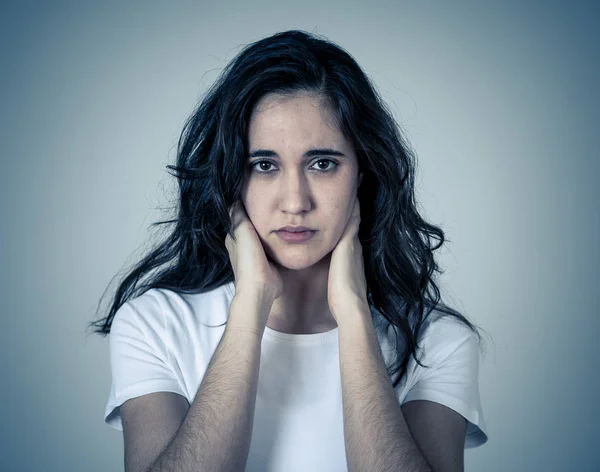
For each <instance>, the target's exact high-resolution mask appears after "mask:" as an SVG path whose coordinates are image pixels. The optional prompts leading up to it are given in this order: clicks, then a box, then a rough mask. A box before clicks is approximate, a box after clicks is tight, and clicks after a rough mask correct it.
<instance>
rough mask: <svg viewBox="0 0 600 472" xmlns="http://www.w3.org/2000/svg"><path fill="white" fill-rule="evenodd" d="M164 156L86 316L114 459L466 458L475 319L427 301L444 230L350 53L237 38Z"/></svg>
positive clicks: (475, 422)
mask: <svg viewBox="0 0 600 472" xmlns="http://www.w3.org/2000/svg"><path fill="white" fill-rule="evenodd" d="M168 167H169V168H170V169H171V170H173V171H174V173H175V176H176V177H177V179H178V182H179V190H180V193H179V202H178V203H179V204H178V215H177V218H176V219H175V220H172V221H167V222H164V223H169V224H173V225H174V227H173V229H172V232H171V233H170V235H169V237H168V238H167V239H166V240H165V241H164V242H162V243H161V244H160V245H159V246H157V247H156V248H155V249H154V250H153V251H152V252H150V253H149V254H148V255H147V256H146V257H145V258H144V259H143V260H142V261H141V262H139V263H138V264H137V265H136V266H135V267H134V268H133V270H132V271H131V272H130V273H129V274H128V275H127V276H126V277H125V278H124V280H123V281H122V282H121V283H120V285H119V287H118V289H117V292H116V295H115V297H114V299H113V302H112V306H111V309H110V311H109V313H108V315H107V316H106V317H104V318H102V319H100V320H99V321H96V322H95V323H93V325H94V327H95V328H96V330H97V332H99V333H102V334H104V335H106V334H108V333H109V332H110V338H109V341H110V344H109V345H110V360H111V368H112V373H113V382H112V388H111V391H110V395H109V400H108V403H107V406H106V412H105V421H106V422H107V423H108V424H109V425H111V426H113V427H115V428H117V429H122V430H123V434H124V440H125V461H126V465H127V470H131V471H138V470H139V471H147V470H150V471H155V470H156V471H158V470H177V471H188V470H189V471H192V470H223V471H230V470H236V471H237V470H248V471H254V470H256V471H259V470H260V471H286V472H290V471H308V470H310V471H328V472H331V471H342V470H354V471H366V470H369V471H378V470H381V471H383V470H398V471H413V472H414V471H431V470H433V471H459V470H463V467H464V466H463V460H464V457H463V456H464V449H465V448H466V447H475V446H479V445H481V444H483V443H484V442H486V441H487V434H486V427H485V424H484V420H483V416H482V409H481V404H480V398H479V389H478V370H479V341H480V336H479V333H478V332H477V328H476V327H475V326H474V325H473V324H472V323H470V322H469V321H468V320H467V319H466V318H465V317H463V316H462V315H461V314H460V313H458V312H456V311H455V310H453V309H450V308H448V307H447V306H445V305H444V304H442V303H441V302H440V295H439V290H438V288H437V286H436V284H435V282H434V278H433V274H434V272H436V271H437V272H440V271H439V269H438V266H437V264H436V263H435V261H434V257H433V251H434V250H436V249H438V248H439V247H441V245H442V244H443V242H444V233H443V231H442V230H441V229H440V228H438V227H436V226H433V225H431V224H428V223H427V222H425V221H424V220H423V219H422V218H421V217H420V215H419V214H418V212H417V209H416V204H415V198H414V172H415V163H414V157H413V155H412V154H411V152H410V150H409V149H408V147H407V145H406V144H405V143H404V141H403V138H402V137H401V134H400V132H399V129H398V125H397V124H396V123H395V121H394V119H393V118H392V116H391V114H390V113H389V111H388V110H387V109H386V106H385V105H384V103H383V102H382V101H381V99H380V97H379V96H378V94H377V92H376V91H375V89H374V87H373V85H372V84H371V83H370V81H369V79H368V78H367V76H366V75H365V73H364V72H363V71H362V70H361V68H360V67H359V65H358V64H357V63H356V62H355V60H354V59H353V58H352V57H351V56H350V55H349V54H348V53H347V52H345V51H344V50H343V49H342V48H340V47H339V46H337V45H335V44H333V43H331V42H330V41H327V40H325V39H324V38H321V37H317V36H315V35H312V34H308V33H306V32H302V31H297V30H293V31H286V32H281V33H278V34H275V35H273V36H271V37H268V38H266V39H262V40H260V41H258V42H256V43H253V44H251V45H249V46H247V47H246V48H245V49H244V50H242V51H241V52H240V53H239V54H238V56H237V57H235V58H234V59H233V60H232V61H231V62H230V63H229V64H228V65H227V66H226V68H225V70H224V71H223V72H222V74H221V76H220V77H219V79H218V80H217V81H216V83H215V84H214V85H213V86H212V87H211V88H210V90H209V91H208V92H207V94H206V96H205V97H204V99H203V100H202V102H201V103H200V105H199V106H198V108H197V109H196V110H195V112H194V113H193V114H192V116H191V118H190V119H189V120H188V122H187V123H186V125H185V127H184V131H183V133H182V137H181V139H180V142H179V147H178V155H177V165H175V166H168ZM432 236H433V237H436V238H437V239H438V240H439V244H437V245H435V246H433V245H432V244H431V241H430V237H432ZM143 278H145V280H142V279H143Z"/></svg>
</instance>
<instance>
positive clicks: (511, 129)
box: [0, 0, 600, 472]
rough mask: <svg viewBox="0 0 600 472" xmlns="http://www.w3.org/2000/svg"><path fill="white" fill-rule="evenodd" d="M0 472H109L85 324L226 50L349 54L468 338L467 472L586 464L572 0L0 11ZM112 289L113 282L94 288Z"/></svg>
mask: <svg viewBox="0 0 600 472" xmlns="http://www.w3.org/2000/svg"><path fill="white" fill-rule="evenodd" d="M0 18H1V20H0V21H1V25H0V26H1V27H0V48H1V51H0V52H1V54H0V57H1V59H0V61H1V62H0V68H1V69H0V72H1V80H2V87H1V90H0V94H1V96H0V99H1V103H0V109H1V110H2V111H1V122H0V133H1V138H2V141H1V150H2V161H1V164H2V169H1V171H0V192H1V197H2V206H1V211H2V213H1V215H0V216H1V221H2V231H1V246H0V247H1V253H0V257H1V261H2V264H1V272H0V276H1V284H0V290H1V292H0V296H1V301H2V310H3V313H2V321H3V322H2V329H1V330H0V358H1V359H2V364H1V365H2V367H1V369H2V370H1V372H0V374H1V376H0V379H1V382H2V388H1V389H0V395H1V398H0V400H1V401H0V418H1V436H0V462H1V464H0V468H1V469H2V470H6V471H42V470H43V471H90V472H94V471H108V470H114V471H116V470H123V437H122V433H121V432H119V431H117V430H114V429H112V428H110V427H109V426H107V425H106V424H105V423H104V422H103V415H104V408H105V405H106V401H107V398H108V393H109V389H110V383H111V372H110V365H109V357H108V338H103V337H101V336H99V335H90V334H89V333H88V332H86V325H87V323H89V322H90V321H91V320H92V319H93V317H94V315H95V309H96V305H97V302H98V300H99V298H100V296H101V295H102V293H103V291H104V290H105V288H106V287H107V286H108V285H109V283H110V281H111V279H112V278H113V276H115V275H116V274H117V273H118V272H119V271H121V270H124V269H125V268H126V267H128V265H130V264H131V263H133V262H134V261H136V260H137V258H138V257H139V256H140V255H141V254H142V253H143V250H144V247H145V246H147V245H148V243H149V241H150V240H151V237H152V234H153V233H152V231H151V230H150V224H151V223H152V222H154V221H157V220H160V219H165V218H166V217H167V216H169V213H168V212H167V213H165V211H164V209H168V208H169V206H170V205H172V204H173V203H174V200H173V197H174V195H175V194H174V190H175V179H174V178H173V177H171V176H169V174H168V173H167V172H166V169H165V166H166V165H167V164H169V163H172V162H173V160H174V158H175V150H176V143H177V139H178V138H179V134H180V132H181V129H182V126H183V123H184V120H185V119H186V118H187V116H188V115H189V114H190V113H191V111H192V109H193V107H194V106H195V104H196V103H197V101H198V99H199V98H200V97H201V95H202V93H203V92H204V91H205V90H206V88H207V87H208V86H209V85H210V84H212V82H213V81H214V79H215V78H216V77H217V75H218V73H219V72H220V71H221V70H222V68H223V67H224V66H225V65H226V64H227V63H228V62H229V61H230V60H231V59H232V58H233V57H234V56H235V54H237V52H239V50H240V49H241V48H242V47H243V46H244V45H246V44H248V43H251V42H254V41H256V40H258V39H261V38H263V37H266V36H270V35H271V34H273V33H275V32H277V31H282V30H286V29H292V28H298V29H304V30H307V31H311V32H315V33H319V34H322V35H325V36H326V37H327V38H328V39H330V40H332V41H335V42H336V43H338V44H339V45H341V46H342V47H344V48H345V49H346V50H348V51H349V52H350V53H351V54H352V55H353V56H354V58H355V59H356V60H357V61H358V63H359V64H360V65H361V66H362V67H363V68H364V70H365V72H366V73H367V74H368V75H369V77H371V79H372V80H373V81H374V82H375V84H376V86H377V89H378V91H379V92H380V93H381V95H382V97H383V98H384V100H385V101H386V103H388V105H389V106H390V108H391V109H392V110H393V113H394V116H395V117H396V119H397V120H398V122H399V123H400V125H401V126H402V128H403V129H404V132H405V136H406V137H407V139H408V140H409V142H410V145H411V146H412V148H413V149H414V150H415V152H416V155H417V159H418V173H417V199H418V201H419V205H420V208H421V211H422V213H423V216H424V217H425V218H426V219H427V220H428V221H430V222H432V223H434V224H437V225H440V226H441V227H442V228H443V230H444V231H445V232H446V236H447V237H448V239H449V242H448V243H447V244H446V245H445V246H444V248H443V249H442V250H440V251H438V252H436V255H437V257H438V262H439V263H440V265H441V266H442V268H443V269H444V270H445V273H444V274H443V275H442V276H441V278H440V282H441V288H442V295H443V296H444V300H445V301H446V302H447V303H449V304H450V305H452V306H454V307H455V308H457V309H458V310H459V311H461V312H462V313H463V314H465V315H466V316H467V317H468V318H469V319H471V320H472V321H474V322H476V323H477V324H478V325H480V326H482V327H483V328H484V329H485V330H486V332H487V333H489V335H490V336H491V341H488V351H487V354H486V356H485V358H484V360H483V362H482V366H481V377H480V391H481V398H482V404H483V409H484V417H485V420H486V422H487V425H488V428H489V431H488V432H489V442H488V443H487V444H486V445H484V446H482V447H480V448H477V449H473V450H467V451H466V470H467V471H479V470H485V471H490V472H492V471H498V472H500V471H502V472H504V471H506V470H510V471H514V472H516V471H532V470H543V471H570V470H577V471H591V470H596V469H595V467H597V463H598V462H599V461H600V453H599V448H598V440H599V426H598V425H599V423H600V413H599V410H600V409H599V407H598V403H597V401H598V371H599V358H600V355H599V354H600V351H599V348H598V344H597V338H598V335H599V334H600V330H599V329H598V328H599V321H598V320H599V314H598V306H599V301H600V300H599V295H598V292H599V291H598V287H597V285H598V275H599V271H598V262H599V261H598V259H599V257H598V255H599V250H598V243H599V239H600V238H599V233H600V231H599V226H600V225H599V221H600V217H599V210H598V202H599V198H598V197H599V191H598V178H599V177H600V172H599V170H600V163H599V156H598V146H599V144H600V142H599V141H600V139H599V133H598V123H599V121H600V112H599V110H600V103H599V102H600V101H599V96H600V90H599V87H600V86H599V84H600V74H599V70H600V64H599V60H598V58H599V57H600V51H599V49H600V48H599V39H600V35H599V33H598V27H597V25H598V21H599V20H600V16H599V13H598V8H596V7H595V5H594V3H592V2H589V3H586V2H580V1H571V2H567V1H564V2H551V1H546V2H538V1H530V2H518V1H506V2H492V1H488V2H484V1H479V2H476V1H472V2H467V1H454V2H442V1H439V2H417V1H414V2H402V1H387V2H384V1H369V2H366V1H364V2H352V1H346V2H343V1H340V0H335V1H323V0H319V1H313V0H304V1H302V2H298V1H286V0H281V1H278V2H268V1H265V0H254V1H252V2H243V1H237V2H234V1H220V2H216V1H214V2H201V1H198V2H186V3H177V2H160V1H156V2H95V3H92V2H72V3H65V2H59V1H55V2H52V3H51V2H39V3H34V2H19V3H18V4H17V3H16V2H13V4H12V5H10V4H7V3H3V4H2V6H1V7H0ZM112 289H114V283H113V286H112Z"/></svg>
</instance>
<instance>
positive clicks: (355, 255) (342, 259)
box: [327, 196, 367, 324]
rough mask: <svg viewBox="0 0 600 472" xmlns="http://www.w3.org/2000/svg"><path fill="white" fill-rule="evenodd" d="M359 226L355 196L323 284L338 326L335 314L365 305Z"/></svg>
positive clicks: (358, 205)
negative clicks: (357, 305) (325, 281)
mask: <svg viewBox="0 0 600 472" xmlns="http://www.w3.org/2000/svg"><path fill="white" fill-rule="evenodd" d="M359 225H360V202H359V201H358V196H357V197H356V200H355V201H354V207H353V209H352V214H351V215H350V219H349V220H348V223H347V224H346V229H345V230H344V233H343V234H342V237H341V239H340V240H339V242H338V243H337V245H336V247H335V248H334V249H333V252H332V254H331V261H330V264H329V277H328V280H327V301H328V303H329V309H330V311H331V314H332V315H333V317H334V318H335V320H336V321H337V322H338V324H339V319H338V314H339V313H340V312H341V311H343V310H344V308H345V307H349V306H353V305H351V304H356V303H357V302H358V303H365V304H367V281H366V278H365V268H364V262H363V254H362V245H361V244H360V240H359V239H358V228H359Z"/></svg>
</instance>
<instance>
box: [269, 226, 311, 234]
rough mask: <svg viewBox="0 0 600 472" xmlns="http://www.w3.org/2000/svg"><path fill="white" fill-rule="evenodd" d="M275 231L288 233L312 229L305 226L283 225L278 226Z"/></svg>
mask: <svg viewBox="0 0 600 472" xmlns="http://www.w3.org/2000/svg"><path fill="white" fill-rule="evenodd" d="M277 231H287V232H288V233H301V232H303V231H314V230H313V229H311V228H308V227H306V226H284V227H283V228H279V229H278V230H277Z"/></svg>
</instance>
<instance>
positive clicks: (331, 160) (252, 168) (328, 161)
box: [249, 159, 339, 174]
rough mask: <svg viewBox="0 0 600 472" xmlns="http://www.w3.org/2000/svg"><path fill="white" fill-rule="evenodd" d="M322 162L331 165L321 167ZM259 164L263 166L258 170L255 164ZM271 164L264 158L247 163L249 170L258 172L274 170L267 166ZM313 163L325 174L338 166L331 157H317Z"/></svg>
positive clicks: (264, 172) (269, 172)
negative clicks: (324, 167)
mask: <svg viewBox="0 0 600 472" xmlns="http://www.w3.org/2000/svg"><path fill="white" fill-rule="evenodd" d="M324 163H328V164H331V166H329V167H328V168H326V169H323V166H322V165H323V164H324ZM261 165H262V166H263V167H260V168H261V169H262V170H258V168H259V167H257V166H261ZM273 165H274V163H273V162H271V161H267V160H265V159H261V160H259V161H254V162H252V163H251V164H249V167H250V168H251V170H254V171H256V172H257V173H259V174H272V173H273V172H275V171H274V170H269V168H270V167H269V166H273ZM314 165H316V166H317V171H318V172H320V173H322V174H325V173H328V172H333V171H335V169H336V168H337V167H338V165H339V164H338V163H337V162H336V161H334V160H333V159H319V160H317V161H315V164H314ZM265 167H267V169H265Z"/></svg>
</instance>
